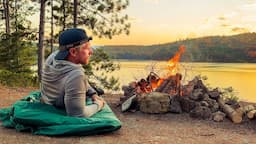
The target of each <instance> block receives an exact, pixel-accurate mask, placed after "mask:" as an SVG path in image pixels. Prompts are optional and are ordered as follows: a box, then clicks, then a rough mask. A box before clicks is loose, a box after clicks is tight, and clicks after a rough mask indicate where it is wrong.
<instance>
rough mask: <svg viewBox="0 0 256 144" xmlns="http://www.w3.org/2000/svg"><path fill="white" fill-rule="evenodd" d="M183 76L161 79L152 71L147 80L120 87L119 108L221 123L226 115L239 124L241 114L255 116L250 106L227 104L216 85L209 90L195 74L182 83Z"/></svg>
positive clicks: (248, 116) (252, 107)
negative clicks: (121, 94) (175, 114)
mask: <svg viewBox="0 0 256 144" xmlns="http://www.w3.org/2000/svg"><path fill="white" fill-rule="evenodd" d="M181 80H182V75H181V74H179V73H177V74H176V75H172V76H169V77H168V78H166V79H162V78H160V77H158V76H157V74H155V73H153V72H151V73H150V74H149V75H148V77H147V78H146V79H141V80H140V81H138V82H131V83H130V84H129V85H128V86H123V87H122V90H123V91H124V96H122V97H120V104H121V108H122V111H123V112H124V111H133V112H134V111H141V112H144V113H151V114H159V113H167V112H172V113H177V114H180V113H183V112H185V113H189V115H190V116H191V117H193V118H199V119H210V120H214V121H216V122H221V121H223V120H224V118H225V117H227V118H229V119H230V120H231V121H232V122H233V123H241V122H242V120H243V116H245V115H246V116H247V118H249V119H252V118H254V117H255V116H256V110H255V108H254V106H253V105H247V106H244V107H240V105H239V104H238V102H233V103H228V102H225V101H224V100H223V99H222V98H221V94H222V93H221V92H220V91H219V90H218V89H217V88H216V89H213V90H209V89H208V88H207V87H206V86H205V85H204V84H203V81H202V80H201V79H200V77H195V78H194V79H193V80H191V81H189V82H188V83H187V84H186V85H182V84H181Z"/></svg>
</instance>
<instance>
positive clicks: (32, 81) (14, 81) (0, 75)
mask: <svg viewBox="0 0 256 144" xmlns="http://www.w3.org/2000/svg"><path fill="white" fill-rule="evenodd" d="M0 83H1V84H2V85H5V86H11V87H13V86H14V87H17V86H18V87H27V86H37V84H38V83H37V77H36V76H33V75H31V74H30V73H27V72H20V73H16V72H11V71H8V70H0Z"/></svg>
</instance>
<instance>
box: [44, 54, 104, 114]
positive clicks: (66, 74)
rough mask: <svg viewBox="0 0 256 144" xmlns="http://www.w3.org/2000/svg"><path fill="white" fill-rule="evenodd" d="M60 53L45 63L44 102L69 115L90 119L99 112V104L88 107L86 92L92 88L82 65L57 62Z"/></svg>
mask: <svg viewBox="0 0 256 144" xmlns="http://www.w3.org/2000/svg"><path fill="white" fill-rule="evenodd" d="M57 52H58V51H55V52H54V53H52V54H51V55H50V56H49V57H48V58H47V60H46V62H45V67H44V69H43V73H42V84H41V93H42V101H43V102H44V103H46V104H49V105H53V106H56V107H59V108H65V109H66V112H67V115H69V116H76V117H90V116H92V115H93V114H95V113H96V112H98V111H99V108H98V105H97V104H92V105H86V103H85V100H86V91H87V90H88V89H89V88H90V85H89V83H88V81H87V77H86V75H85V74H84V69H83V67H82V65H81V64H74V63H72V62H70V61H66V60H55V58H54V57H55V55H56V54H57Z"/></svg>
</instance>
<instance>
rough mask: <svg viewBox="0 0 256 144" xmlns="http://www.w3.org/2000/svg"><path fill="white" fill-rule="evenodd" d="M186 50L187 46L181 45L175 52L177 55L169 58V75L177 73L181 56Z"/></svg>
mask: <svg viewBox="0 0 256 144" xmlns="http://www.w3.org/2000/svg"><path fill="white" fill-rule="evenodd" d="M184 52H185V46H184V45H181V46H180V47H179V51H178V52H176V53H175V55H174V56H173V57H172V58H171V59H169V60H168V62H167V63H168V64H167V68H168V70H169V73H168V76H170V75H173V74H175V72H176V70H177V64H178V62H179V61H180V56H181V55H182V54H183V53H184Z"/></svg>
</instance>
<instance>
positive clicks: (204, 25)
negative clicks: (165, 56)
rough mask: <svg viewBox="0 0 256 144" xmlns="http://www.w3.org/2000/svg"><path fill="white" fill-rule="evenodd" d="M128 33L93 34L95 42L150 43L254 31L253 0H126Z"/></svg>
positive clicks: (100, 43) (110, 43)
mask: <svg viewBox="0 0 256 144" xmlns="http://www.w3.org/2000/svg"><path fill="white" fill-rule="evenodd" d="M124 13H126V14H128V15H129V17H130V18H129V20H130V22H131V29H130V35H128V36H127V35H124V34H123V35H118V36H114V37H113V38H112V39H111V40H110V39H99V38H97V37H95V36H94V40H93V44H96V45H152V44H162V43H168V42H173V41H177V40H182V39H186V38H196V37H203V36H213V35H234V34H239V33H245V32H256V0H130V5H129V6H128V8H127V9H126V10H125V11H124Z"/></svg>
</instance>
